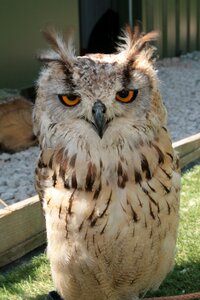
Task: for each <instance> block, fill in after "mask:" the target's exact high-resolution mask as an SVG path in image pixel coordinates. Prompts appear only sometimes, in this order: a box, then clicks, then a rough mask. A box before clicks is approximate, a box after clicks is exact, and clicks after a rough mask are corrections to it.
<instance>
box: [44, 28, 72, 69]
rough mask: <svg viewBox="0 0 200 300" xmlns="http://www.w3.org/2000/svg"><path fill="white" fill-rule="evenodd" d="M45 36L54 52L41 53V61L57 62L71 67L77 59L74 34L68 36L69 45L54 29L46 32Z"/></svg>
mask: <svg viewBox="0 0 200 300" xmlns="http://www.w3.org/2000/svg"><path fill="white" fill-rule="evenodd" d="M43 35H44V37H45V39H46V41H47V42H48V43H49V44H50V46H51V48H52V49H53V51H52V50H51V51H45V52H43V53H40V55H39V56H38V58H39V60H40V61H43V62H47V63H48V62H52V61H57V62H60V63H62V64H65V65H67V66H71V65H72V62H73V60H74V59H75V51H74V47H73V38H72V37H73V35H72V32H70V33H69V34H68V37H67V43H66V42H65V41H64V39H63V36H62V35H61V34H59V33H57V32H56V31H55V29H54V28H53V29H47V30H44V31H43Z"/></svg>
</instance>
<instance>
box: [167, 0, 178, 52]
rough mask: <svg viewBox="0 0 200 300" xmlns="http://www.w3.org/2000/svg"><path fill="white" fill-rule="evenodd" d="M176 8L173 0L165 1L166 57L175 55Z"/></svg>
mask: <svg viewBox="0 0 200 300" xmlns="http://www.w3.org/2000/svg"><path fill="white" fill-rule="evenodd" d="M175 13H176V7H175V1H174V0H168V1H167V45H168V47H167V56H175V54H176V14H175Z"/></svg>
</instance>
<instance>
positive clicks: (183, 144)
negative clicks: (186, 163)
mask: <svg viewBox="0 0 200 300" xmlns="http://www.w3.org/2000/svg"><path fill="white" fill-rule="evenodd" d="M173 147H174V148H175V150H176V151H177V152H178V153H179V156H180V158H182V157H184V156H185V155H187V154H189V153H191V152H193V151H196V150H197V149H199V148H200V133H197V134H195V135H192V136H190V137H188V138H185V139H182V140H180V141H178V142H175V143H173Z"/></svg>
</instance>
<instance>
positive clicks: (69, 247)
mask: <svg viewBox="0 0 200 300" xmlns="http://www.w3.org/2000/svg"><path fill="white" fill-rule="evenodd" d="M156 36H157V35H156V33H149V34H147V35H143V34H141V33H140V31H139V30H138V29H136V28H135V29H134V31H131V29H130V28H127V29H126V33H125V36H123V39H125V44H123V45H122V46H121V48H120V49H118V53H115V54H111V55H104V54H91V55H87V56H82V57H81V56H78V57H75V56H71V55H70V54H69V52H68V50H66V49H67V47H65V45H63V44H62V42H61V41H60V39H58V38H57V37H55V35H54V34H53V35H52V34H51V35H50V36H49V35H47V39H48V40H49V42H50V44H51V45H52V47H53V55H55V58H59V59H61V60H62V61H64V62H65V63H64V65H63V64H62V63H58V62H57V61H54V60H52V62H51V63H50V64H48V66H46V67H45V68H44V69H43V71H42V73H41V75H40V77H39V80H38V94H37V100H36V104H35V108H34V116H33V119H34V130H35V134H37V136H38V139H39V142H40V146H41V153H40V157H39V160H38V164H37V166H36V189H37V191H38V193H39V196H40V199H41V202H42V205H43V209H44V213H45V218H46V227H47V241H48V251H47V253H48V257H49V260H50V264H51V272H52V278H53V281H54V285H55V288H56V290H57V291H58V293H59V294H60V295H61V296H62V298H63V299H64V300H76V299H80V300H86V299H87V300H96V299H98V300H105V299H109V300H122V299H137V297H139V295H140V294H141V293H145V292H146V291H148V290H151V289H156V288H158V287H159V285H160V284H161V282H162V281H163V280H164V278H165V277H166V275H167V274H168V272H170V270H171V269H172V268H173V264H174V256H175V247H176V237H177V228H178V220H179V218H178V211H179V192H180V175H179V171H180V170H179V166H178V157H177V155H176V153H174V151H173V148H172V142H171V139H170V134H169V132H168V130H167V128H166V110H165V107H164V105H163V102H162V99H161V96H160V92H159V84H158V79H157V74H156V70H155V69H154V66H153V64H152V61H151V59H150V57H151V53H153V49H152V48H151V46H149V45H148V42H149V41H151V40H154V39H155V38H156ZM51 55H52V54H51ZM65 65H66V66H67V67H66V68H67V70H68V68H70V72H68V71H66V68H65ZM72 66H73V67H72ZM108 79H109V80H108ZM136 90H137V93H136V97H135V98H130V99H129V102H128V103H126V102H120V101H118V100H116V95H118V94H119V93H120V95H121V97H122V98H123V97H125V98H126V95H127V93H128V95H129V91H131V93H133V91H136ZM62 94H64V95H66V96H69V98H70V99H71V101H73V99H74V98H76V97H77V95H78V97H79V98H80V101H79V103H78V104H77V103H76V104H75V105H74V106H69V107H68V106H66V105H63V103H61V102H60V100H59V97H58V96H59V95H62ZM122 100H123V99H122ZM97 104H98V105H97ZM96 107H98V109H100V110H98V114H101V120H102V122H103V123H102V124H103V126H104V127H103V134H102V136H100V135H99V134H98V130H97V124H96V123H95V122H96V118H97V117H96V116H95V114H96V110H97V109H96ZM98 124H99V123H98Z"/></svg>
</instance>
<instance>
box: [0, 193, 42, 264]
mask: <svg viewBox="0 0 200 300" xmlns="http://www.w3.org/2000/svg"><path fill="white" fill-rule="evenodd" d="M0 233H1V235H0V266H3V265H5V264H6V263H9V262H11V261H13V260H15V259H16V258H19V257H21V256H22V255H24V254H25V253H28V252H30V251H31V250H33V249H34V248H36V247H38V246H40V245H42V244H44V243H45V221H44V216H43V213H42V209H41V204H40V201H39V199H38V196H34V197H32V198H29V199H27V200H24V201H20V202H18V203H16V204H13V205H11V206H8V207H6V208H4V209H1V210H0Z"/></svg>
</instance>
